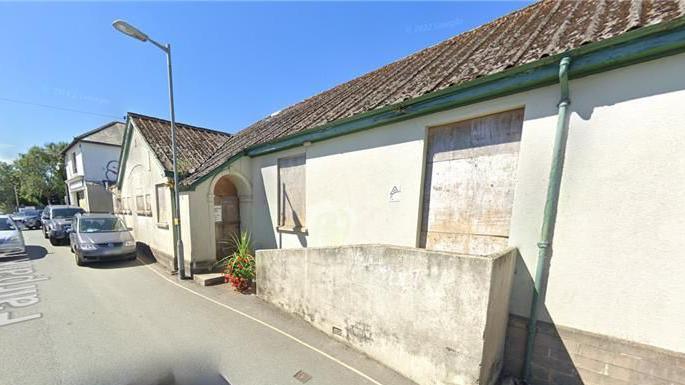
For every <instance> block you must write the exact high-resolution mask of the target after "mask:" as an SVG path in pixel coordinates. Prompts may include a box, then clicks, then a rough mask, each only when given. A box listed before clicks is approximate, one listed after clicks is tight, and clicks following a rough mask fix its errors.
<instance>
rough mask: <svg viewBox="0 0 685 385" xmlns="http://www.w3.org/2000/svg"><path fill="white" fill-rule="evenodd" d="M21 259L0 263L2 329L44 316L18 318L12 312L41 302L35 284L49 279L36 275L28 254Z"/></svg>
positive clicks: (0, 323)
mask: <svg viewBox="0 0 685 385" xmlns="http://www.w3.org/2000/svg"><path fill="white" fill-rule="evenodd" d="M20 257H21V258H20V259H14V260H11V261H0V327H2V326H7V325H14V324H16V323H19V322H25V321H30V320H33V319H38V318H41V317H42V316H43V314H42V313H34V314H29V315H24V316H18V315H17V314H16V313H15V312H14V311H13V310H11V309H20V308H25V307H27V306H32V305H35V304H37V303H38V302H40V299H39V298H38V287H37V286H36V284H35V282H39V281H44V280H46V279H48V277H45V276H43V275H40V274H36V271H35V269H34V267H33V263H32V262H31V260H30V259H29V258H28V257H27V256H26V254H22V255H21V256H20ZM29 283H30V284H29ZM26 284H29V285H26ZM16 285H20V286H16Z"/></svg>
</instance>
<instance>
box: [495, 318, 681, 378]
mask: <svg viewBox="0 0 685 385" xmlns="http://www.w3.org/2000/svg"><path fill="white" fill-rule="evenodd" d="M527 323H528V319H527V318H524V317H519V316H516V315H513V314H512V315H510V316H509V325H508V329H507V338H506V345H505V352H504V369H503V374H504V375H512V376H515V377H517V376H519V375H520V374H521V373H522V371H521V369H522V367H523V357H524V354H525V346H526V334H527ZM537 330H538V331H537V337H536V338H535V348H534V350H533V362H532V366H531V369H532V370H531V375H532V380H531V384H530V385H629V384H630V385H685V354H682V353H675V352H670V351H667V350H663V349H659V348H657V347H654V346H649V345H643V344H638V343H634V342H630V341H624V340H620V339H618V338H613V337H608V336H603V335H598V334H592V333H588V332H583V331H580V330H575V329H571V328H566V327H562V326H555V325H553V324H549V323H544V322H539V323H538V328H537Z"/></svg>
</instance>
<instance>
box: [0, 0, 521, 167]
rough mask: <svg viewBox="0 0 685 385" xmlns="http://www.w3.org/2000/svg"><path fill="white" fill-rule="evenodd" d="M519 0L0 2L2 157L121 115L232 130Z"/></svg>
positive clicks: (518, 5)
mask: <svg viewBox="0 0 685 385" xmlns="http://www.w3.org/2000/svg"><path fill="white" fill-rule="evenodd" d="M529 3H530V1H513V2H495V1H491V2H439V3H427V2H416V3H411V2H401V3H393V2H375V3H360V2H353V3H343V2H250V3H248V2H203V3H197V2H144V3H135V2H119V3H96V2H90V3H0V26H2V31H3V33H2V37H0V161H10V160H12V159H15V158H16V157H17V155H18V154H19V153H23V152H26V150H27V149H28V148H30V147H31V146H33V145H43V144H45V143H48V142H59V141H64V142H69V141H71V140H72V138H73V137H74V136H77V135H79V134H81V133H83V132H86V131H89V130H92V129H94V128H97V127H99V126H101V125H103V124H105V123H107V122H109V121H112V120H122V121H123V120H124V119H125V115H126V112H127V111H132V112H138V113H141V114H146V115H153V116H158V117H160V118H164V119H168V118H169V102H168V89H167V73H166V59H165V56H164V54H163V52H162V51H161V50H159V49H157V48H156V47H154V46H153V45H151V44H149V43H142V42H140V41H137V40H134V39H132V38H129V37H127V36H125V35H123V34H121V33H119V32H117V31H115V30H114V29H113V28H112V25H111V24H112V21H114V20H115V19H123V20H126V21H128V22H129V23H131V24H133V25H135V26H136V27H138V28H139V29H141V30H143V31H144V32H145V33H147V34H148V35H149V36H150V37H152V38H153V39H155V40H157V41H160V42H164V43H166V42H169V43H171V46H172V60H173V75H174V97H175V102H176V103H175V105H176V120H177V121H179V122H184V123H188V124H193V125H196V126H201V127H207V128H212V129H215V130H221V131H226V132H231V133H232V132H237V131H240V130H241V129H243V128H245V127H247V126H248V125H250V124H251V123H253V122H255V121H257V120H259V119H261V118H263V117H265V116H267V115H269V114H271V113H272V112H275V111H277V110H280V109H283V108H285V107H287V106H289V105H291V104H294V103H297V102H298V101H300V100H302V99H305V98H308V97H310V96H313V95H315V94H317V93H319V92H322V91H325V90H327V89H329V88H331V87H334V86H336V85H338V84H340V83H343V82H345V81H348V80H351V79H353V78H355V77H357V76H360V75H363V74H364V73H366V72H369V71H372V70H374V69H376V68H378V67H381V66H383V65H385V64H388V63H391V62H393V61H395V60H398V59H401V58H403V57H405V56H407V55H410V54H412V53H414V52H416V51H418V50H420V49H422V48H425V47H428V46H431V45H434V44H437V43H439V42H441V41H443V40H445V39H447V38H450V37H452V36H454V35H457V34H459V33H461V32H464V31H467V30H470V29H473V28H475V27H477V26H479V25H482V24H484V23H486V22H488V21H490V20H493V19H495V18H497V17H500V16H503V15H505V14H507V13H509V12H511V11H513V10H516V9H519V8H522V7H524V6H526V5H527V4H529Z"/></svg>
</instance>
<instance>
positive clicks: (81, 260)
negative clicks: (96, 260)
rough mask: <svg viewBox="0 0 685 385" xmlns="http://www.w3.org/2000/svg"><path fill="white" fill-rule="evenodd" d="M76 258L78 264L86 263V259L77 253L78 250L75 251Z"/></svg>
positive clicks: (83, 264)
mask: <svg viewBox="0 0 685 385" xmlns="http://www.w3.org/2000/svg"><path fill="white" fill-rule="evenodd" d="M74 260H75V261H76V266H85V265H86V261H84V260H83V259H81V256H80V255H78V253H76V252H75V253H74Z"/></svg>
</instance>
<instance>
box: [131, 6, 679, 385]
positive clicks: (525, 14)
mask: <svg viewBox="0 0 685 385" xmlns="http://www.w3.org/2000/svg"><path fill="white" fill-rule="evenodd" d="M684 15H685V7H684V6H683V3H682V2H677V1H654V2H648V1H644V2H643V1H639V0H634V1H620V2H619V1H617V2H604V1H542V2H539V3H535V4H533V5H531V6H529V7H526V8H524V9H522V10H520V11H517V12H514V13H512V14H510V15H507V16H505V17H503V18H500V19H497V20H495V21H493V22H491V23H488V24H486V25H483V26H481V27H479V28H476V29H474V30H471V31H469V32H466V33H464V34H461V35H458V36H455V37H453V38H451V39H449V40H447V41H445V42H442V43H440V44H437V45H435V46H432V47H430V48H427V49H425V50H423V51H420V52H418V53H416V54H414V55H411V56H408V57H406V58H403V59H401V60H399V61H397V62H395V63H391V64H389V65H387V66H385V67H383V68H381V69H379V70H377V71H373V72H371V73H369V74H366V75H363V76H361V77H359V78H357V79H354V80H352V81H350V82H347V83H345V84H343V85H340V86H338V87H335V88H332V89H330V90H328V91H326V92H324V93H322V94H319V95H316V96H313V97H311V98H308V99H306V100H304V101H302V102H300V103H297V104H295V105H293V106H291V107H288V108H285V109H283V110H282V111H281V112H279V113H275V114H272V115H271V116H269V117H266V118H265V119H263V120H261V121H259V122H256V123H255V124H253V125H252V126H250V127H248V128H246V129H244V130H242V131H240V132H238V133H236V134H235V135H234V136H232V137H231V138H229V139H228V140H226V142H225V143H224V144H223V145H221V146H220V147H219V148H218V149H216V148H211V149H208V150H207V151H206V156H205V157H204V159H202V160H199V161H197V162H196V164H198V166H195V167H193V168H187V169H186V170H187V173H186V174H185V175H184V178H183V180H182V182H181V202H180V206H181V207H180V210H181V227H182V237H183V241H184V245H185V257H186V261H185V262H186V263H187V264H191V263H194V264H195V265H199V264H200V262H207V263H211V262H212V261H214V260H216V257H217V256H220V255H222V254H224V252H225V250H224V249H223V247H224V245H225V241H226V239H228V238H229V237H230V235H231V234H232V233H233V232H235V231H236V226H237V227H239V228H240V229H243V230H246V231H249V232H250V233H251V235H252V238H253V241H254V246H255V248H257V249H278V248H304V247H332V246H338V245H355V244H390V245H397V246H405V247H410V248H427V249H437V250H447V251H455V252H461V253H469V254H487V253H490V252H493V251H496V250H500V249H503V248H505V247H515V248H517V249H518V251H519V253H520V258H519V260H518V261H517V267H516V272H515V275H514V283H513V288H512V291H511V301H510V308H509V327H508V330H507V344H506V353H505V355H504V358H503V360H502V361H503V362H498V365H501V366H502V367H503V370H504V371H505V372H509V373H512V374H515V375H519V374H520V373H521V369H522V365H523V357H524V353H525V350H526V349H525V345H526V343H525V341H526V325H527V324H528V321H529V316H530V314H531V297H532V294H533V293H534V289H533V287H534V286H533V285H534V283H535V280H536V271H538V269H541V270H540V271H542V272H545V273H544V276H543V280H544V283H541V284H543V285H545V286H546V287H547V288H548V289H547V293H546V298H542V302H541V303H539V306H538V308H537V310H539V312H538V316H539V319H540V321H541V322H539V323H537V324H536V325H533V326H537V328H532V329H533V330H537V333H538V337H537V338H536V339H535V345H534V350H533V354H532V366H531V367H532V368H533V373H532V378H530V381H531V383H532V384H536V385H537V384H540V385H543V384H552V383H554V384H586V385H589V384H608V383H611V384H647V383H650V384H684V383H685V380H683V378H685V372H684V371H683V368H685V328H683V320H685V295H682V293H685V280H683V278H682V277H683V276H685V263H684V262H685V260H684V254H683V251H682V240H683V234H685V204H684V203H683V202H685V201H684V200H683V196H685V162H683V160H682V158H683V157H682V156H681V152H682V148H684V147H685V130H683V129H682V128H683V127H685V112H683V108H682V102H683V100H685V77H684V76H683V75H682V69H683V68H685V53H683V52H685V18H684V17H683V16H684ZM566 57H568V58H570V59H571V64H570V67H568V77H569V79H570V81H569V82H568V87H569V89H570V99H566V97H565V95H564V94H563V93H562V91H561V88H563V87H560V83H564V84H565V81H564V80H562V79H563V78H560V76H559V72H560V67H561V61H562V59H563V58H566ZM569 100H570V105H569V107H568V108H569V115H568V116H567V117H566V119H563V115H562V116H561V118H562V119H561V122H562V123H563V124H565V127H567V130H566V131H562V132H565V133H566V134H567V136H568V141H567V145H566V147H565V152H563V151H562V153H561V155H562V159H564V163H563V169H562V170H561V171H562V173H561V179H560V181H561V182H560V183H561V192H560V196H559V199H558V210H557V215H556V221H555V222H554V223H552V225H553V227H554V234H553V244H552V250H553V254H552V256H551V260H550V264H551V266H550V267H549V269H546V270H545V269H542V268H541V266H543V265H544V264H542V263H538V253H539V250H538V247H539V245H538V243H539V241H540V232H541V231H540V229H541V226H542V223H543V217H544V215H545V214H544V208H545V202H546V200H547V190H548V182H549V179H550V168H551V164H552V154H553V147H554V141H555V131H556V127H557V124H558V121H559V120H560V112H559V105H560V102H564V103H562V104H565V103H567V102H568V101H569ZM566 134H565V135H566ZM130 140H131V139H130V138H127V140H126V141H127V143H128V142H130ZM123 167H125V168H126V169H127V170H128V169H129V167H131V168H133V167H137V166H136V165H134V164H131V165H130V166H129V165H128V164H126V165H124V166H123ZM128 172H129V171H127V173H128ZM125 183H126V182H125V181H124V188H126V187H125ZM141 237H142V238H141V240H142V241H143V242H155V240H154V239H153V238H154V235H152V236H147V235H145V234H141ZM544 246H545V245H543V247H544ZM166 249H167V250H173V243H171V244H170V245H168V246H167V248H166ZM299 278H302V279H304V278H303V277H295V278H294V279H299ZM538 283H540V281H538ZM319 294H320V295H321V296H324V294H330V293H319ZM339 294H340V295H343V293H339ZM337 295H338V293H336V294H335V295H330V297H331V298H335V297H336V296H337ZM344 295H354V288H353V287H351V288H350V290H349V291H348V292H346V293H344ZM360 300H361V299H360ZM329 306H330V307H332V308H333V307H335V304H334V303H330V304H329ZM350 322H352V323H353V322H354V320H351V321H350ZM408 327H412V325H408ZM455 332H456V331H455ZM434 351H435V354H436V355H446V354H448V353H445V352H444V346H436V347H435V349H434ZM401 353H402V354H408V352H401ZM398 354H400V353H399V352H398ZM448 366H449V365H448ZM395 369H397V370H398V371H400V372H402V373H403V374H405V375H407V376H410V377H412V378H413V379H415V380H416V381H420V379H421V378H422V377H421V376H419V375H416V373H415V372H414V373H408V372H410V371H411V370H412V368H411V365H410V363H407V365H405V366H404V367H395ZM433 383H441V384H447V383H456V382H450V380H449V379H441V380H436V381H435V382H433Z"/></svg>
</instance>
